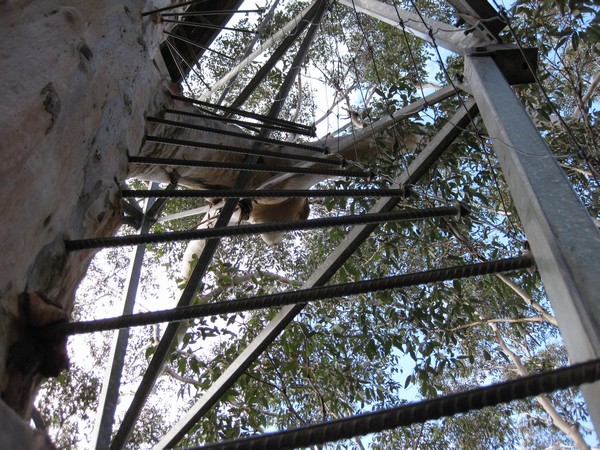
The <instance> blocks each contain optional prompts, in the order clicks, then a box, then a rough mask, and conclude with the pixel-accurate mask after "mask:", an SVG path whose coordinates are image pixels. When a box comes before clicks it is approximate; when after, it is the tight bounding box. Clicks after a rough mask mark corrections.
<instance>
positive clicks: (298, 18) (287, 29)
mask: <svg viewBox="0 0 600 450" xmlns="http://www.w3.org/2000/svg"><path fill="white" fill-rule="evenodd" d="M315 3H316V1H313V2H312V3H311V4H310V5H308V6H307V7H306V8H304V9H303V10H302V11H300V12H299V13H298V14H296V15H295V16H294V17H293V18H292V20H290V21H289V22H288V23H286V24H285V25H284V26H283V27H282V28H281V29H280V30H279V31H278V32H277V33H275V34H274V35H273V36H271V37H270V38H269V39H267V41H266V42H264V43H263V44H262V45H261V46H260V47H258V48H257V49H256V50H254V51H253V52H252V53H251V54H250V55H249V56H247V57H246V58H244V60H242V61H241V62H240V63H239V64H238V65H237V66H235V67H234V68H233V69H231V70H230V71H229V72H227V74H226V75H224V76H223V77H222V78H221V79H220V80H219V81H217V82H216V83H214V84H213V86H212V88H211V89H209V90H208V91H206V92H203V93H202V94H201V95H200V99H201V100H206V99H208V98H210V96H211V95H212V94H214V93H215V92H216V91H217V90H218V89H219V88H220V87H222V86H224V85H226V84H227V83H228V82H229V81H230V80H232V79H233V78H234V77H236V76H237V75H238V74H239V73H240V72H241V71H242V70H244V69H245V68H246V67H247V66H248V65H250V64H251V63H252V61H254V60H255V59H256V58H257V57H258V56H259V55H261V54H262V53H263V52H264V51H265V50H267V49H269V48H271V47H272V46H273V45H275V43H276V42H278V41H279V40H281V39H283V38H284V37H285V36H287V35H288V34H290V33H291V32H292V31H293V30H294V28H296V27H297V26H298V24H299V23H300V22H302V21H303V20H305V19H306V16H307V15H308V13H309V11H310V10H311V9H312V7H313V6H314V4H315Z"/></svg>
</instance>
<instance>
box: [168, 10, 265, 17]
mask: <svg viewBox="0 0 600 450" xmlns="http://www.w3.org/2000/svg"><path fill="white" fill-rule="evenodd" d="M263 11H264V9H262V8H259V9H240V10H237V9H223V10H218V11H186V12H182V13H167V14H161V16H163V17H167V16H218V15H221V14H241V13H244V14H246V13H261V12H263Z"/></svg>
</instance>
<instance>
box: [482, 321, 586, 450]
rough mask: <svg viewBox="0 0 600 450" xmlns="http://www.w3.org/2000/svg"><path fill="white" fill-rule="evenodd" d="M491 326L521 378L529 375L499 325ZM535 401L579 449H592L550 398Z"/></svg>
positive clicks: (544, 397) (541, 397)
mask: <svg viewBox="0 0 600 450" xmlns="http://www.w3.org/2000/svg"><path fill="white" fill-rule="evenodd" d="M489 326H490V327H491V328H492V330H494V333H495V334H496V340H497V341H498V344H500V347H501V348H502V351H504V353H506V354H507V355H508V357H509V358H510V360H511V361H512V362H513V364H514V365H515V366H516V368H517V372H518V373H519V375H521V376H526V375H529V371H528V370H527V368H526V367H525V365H524V364H523V361H521V358H520V357H519V356H518V355H517V354H516V353H515V352H513V351H512V350H511V349H510V348H508V345H507V344H506V342H505V341H504V339H503V338H502V336H501V335H500V332H499V331H498V325H496V324H495V323H490V324H489ZM535 399H536V400H537V402H538V403H539V404H540V405H541V407H542V408H544V411H546V413H547V414H548V415H549V416H550V418H551V419H552V423H553V424H554V426H556V428H558V429H559V430H560V431H562V432H563V433H564V434H565V435H567V436H568V437H569V438H570V439H572V440H573V442H575V444H576V445H577V448H578V449H579V450H589V449H590V446H589V445H587V443H586V442H585V439H584V438H583V436H582V435H581V433H580V432H579V429H578V427H577V424H575V425H569V424H568V423H567V421H566V420H565V419H564V418H563V417H562V416H561V415H560V413H559V412H558V411H557V410H556V408H555V407H554V406H553V405H552V403H551V402H550V399H548V397H546V396H545V395H538V396H537V397H536V398H535Z"/></svg>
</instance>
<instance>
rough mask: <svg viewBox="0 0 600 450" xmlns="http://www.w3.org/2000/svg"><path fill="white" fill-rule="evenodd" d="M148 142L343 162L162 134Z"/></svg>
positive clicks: (327, 162) (328, 163) (335, 164)
mask: <svg viewBox="0 0 600 450" xmlns="http://www.w3.org/2000/svg"><path fill="white" fill-rule="evenodd" d="M146 142H154V143H157V144H168V145H179V146H184V147H194V148H210V149H213V150H220V151H223V152H231V153H241V154H244V155H256V156H264V157H267V158H279V159H289V160H294V161H307V162H315V163H319V164H327V165H330V166H339V165H340V163H341V161H340V160H339V159H325V158H320V157H318V156H308V155H296V154H293V153H281V152H274V151H270V150H262V149H255V148H241V147H236V146H235V145H224V144H214V143H212V142H201V141H187V140H184V139H173V138H165V137H160V136H146Z"/></svg>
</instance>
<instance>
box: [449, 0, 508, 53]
mask: <svg viewBox="0 0 600 450" xmlns="http://www.w3.org/2000/svg"><path fill="white" fill-rule="evenodd" d="M447 1H448V3H449V4H451V5H452V6H453V7H454V9H456V13H457V15H458V17H460V19H461V20H463V21H464V22H466V23H468V24H470V25H471V26H472V27H473V32H474V33H477V35H478V36H479V37H480V38H481V39H483V40H486V41H489V42H490V43H499V42H500V38H499V36H498V33H500V31H502V30H503V29H504V27H505V26H506V23H505V22H504V20H503V19H502V18H501V17H500V15H499V14H498V11H496V10H495V9H494V8H493V7H492V5H490V4H489V2H488V1H487V0H447Z"/></svg>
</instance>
